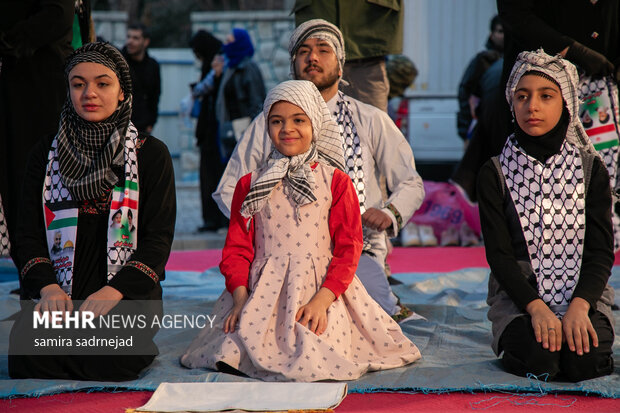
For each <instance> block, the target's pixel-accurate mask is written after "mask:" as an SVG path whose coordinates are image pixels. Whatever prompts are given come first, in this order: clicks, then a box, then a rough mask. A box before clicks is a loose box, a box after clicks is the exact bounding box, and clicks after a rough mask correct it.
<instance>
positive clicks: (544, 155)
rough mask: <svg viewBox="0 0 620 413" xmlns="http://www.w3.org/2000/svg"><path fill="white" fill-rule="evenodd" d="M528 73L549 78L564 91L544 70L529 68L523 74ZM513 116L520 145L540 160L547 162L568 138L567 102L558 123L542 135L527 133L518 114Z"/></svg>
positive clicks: (568, 114)
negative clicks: (519, 120)
mask: <svg viewBox="0 0 620 413" xmlns="http://www.w3.org/2000/svg"><path fill="white" fill-rule="evenodd" d="M527 75H532V76H539V77H542V78H543V79H547V80H548V81H550V82H552V83H554V84H555V85H556V86H557V87H558V89H559V90H560V93H561V91H562V87H561V86H560V84H559V83H558V82H557V81H556V80H555V79H554V78H553V77H551V76H549V75H548V74H546V73H544V72H541V71H539V70H528V71H527V72H525V73H524V74H523V76H527ZM523 76H522V77H523ZM562 101H564V99H562ZM513 117H514V118H515V121H514V125H515V138H516V139H517V142H518V143H519V146H520V147H521V148H523V150H525V152H527V153H528V154H529V155H531V156H533V157H534V158H536V159H538V160H539V161H540V162H543V163H545V162H546V161H547V159H549V158H551V157H552V156H553V155H555V154H556V153H559V152H560V149H562V144H563V143H564V140H565V138H566V131H567V130H568V125H569V124H570V113H569V112H568V109H567V108H566V102H564V107H563V110H562V116H561V117H560V119H559V120H558V123H556V124H555V126H554V127H553V129H551V130H550V131H549V132H547V133H545V134H543V135H540V136H531V135H528V134H527V133H525V132H524V131H523V129H521V127H520V126H519V124H518V123H517V121H516V116H514V115H513Z"/></svg>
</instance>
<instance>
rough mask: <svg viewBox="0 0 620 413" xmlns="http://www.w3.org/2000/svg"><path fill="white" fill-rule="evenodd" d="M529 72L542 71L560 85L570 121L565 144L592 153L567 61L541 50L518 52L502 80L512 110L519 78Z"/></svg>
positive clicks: (574, 76)
mask: <svg viewBox="0 0 620 413" xmlns="http://www.w3.org/2000/svg"><path fill="white" fill-rule="evenodd" d="M530 71H536V72H541V73H544V74H545V75H547V76H549V77H550V78H552V79H554V80H555V82H556V83H557V84H558V85H559V86H560V90H561V92H562V98H563V99H564V103H565V104H566V108H567V109H568V112H569V114H570V122H569V125H568V130H567V131H566V140H567V141H568V142H569V143H572V144H573V145H575V146H577V147H578V148H584V149H586V150H588V151H591V152H592V153H596V150H595V149H594V146H592V143H591V142H590V139H589V138H588V135H587V134H586V131H585V129H584V128H583V125H582V124H581V121H580V120H579V103H580V102H579V76H578V75H577V69H576V68H575V66H574V65H573V64H572V63H571V62H569V61H568V60H565V59H562V57H561V56H559V55H558V56H550V55H548V54H546V53H545V52H544V50H542V49H538V50H537V51H535V52H521V53H519V56H518V57H517V61H516V62H515V65H514V66H513V68H512V72H511V73H510V77H509V78H508V82H507V83H506V100H507V101H508V105H510V110H511V111H513V107H512V98H513V96H514V94H515V89H516V88H517V83H519V80H520V79H521V77H522V76H523V75H524V74H525V73H527V72H530Z"/></svg>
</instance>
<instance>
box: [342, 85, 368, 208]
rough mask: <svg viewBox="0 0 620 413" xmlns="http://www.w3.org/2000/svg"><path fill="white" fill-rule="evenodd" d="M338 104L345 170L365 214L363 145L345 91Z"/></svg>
mask: <svg viewBox="0 0 620 413" xmlns="http://www.w3.org/2000/svg"><path fill="white" fill-rule="evenodd" d="M336 104H337V106H338V112H336V113H334V116H336V123H338V127H339V128H340V134H341V135H342V138H343V140H344V156H345V172H346V173H347V174H348V175H349V178H351V181H353V187H355V192H356V193H357V198H358V200H359V203H360V211H361V213H362V214H363V213H364V212H365V211H366V184H365V183H364V168H363V165H364V160H363V158H362V145H361V143H360V137H359V135H358V134H357V128H356V127H355V123H354V122H353V114H352V113H351V109H350V108H349V101H347V100H346V96H345V95H344V93H342V92H340V91H339V92H338V101H337V102H336Z"/></svg>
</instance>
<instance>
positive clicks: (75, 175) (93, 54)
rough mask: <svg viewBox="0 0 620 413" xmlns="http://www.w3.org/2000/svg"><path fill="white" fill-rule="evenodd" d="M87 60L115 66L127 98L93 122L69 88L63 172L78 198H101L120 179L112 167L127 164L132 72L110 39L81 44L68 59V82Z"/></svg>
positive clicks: (61, 146) (61, 142)
mask: <svg viewBox="0 0 620 413" xmlns="http://www.w3.org/2000/svg"><path fill="white" fill-rule="evenodd" d="M84 62H91V63H99V64H102V65H104V66H105V67H107V68H109V69H110V70H112V71H113V72H114V73H115V74H116V76H117V77H118V80H119V83H120V86H121V89H122V90H123V93H124V96H125V99H124V100H123V101H122V102H119V105H118V108H117V109H116V111H115V112H114V113H113V114H112V115H111V116H110V117H108V118H107V119H105V120H102V121H101V122H89V121H87V120H85V119H83V118H82V117H80V116H79V115H78V114H77V112H76V111H75V109H74V107H73V103H72V102H71V95H70V91H68V92H67V100H66V101H65V104H64V106H63V109H62V114H61V117H60V126H59V129H58V134H57V135H56V139H57V140H58V163H59V169H60V176H61V177H62V180H63V182H64V184H65V185H66V187H67V188H68V189H69V192H71V195H72V197H73V199H75V200H83V199H95V198H98V197H100V196H101V195H103V194H104V193H105V191H106V190H109V189H110V188H112V187H113V186H114V184H115V183H116V182H117V181H118V177H117V174H116V173H115V172H114V171H113V170H112V167H113V166H115V165H116V166H121V165H123V164H124V156H123V148H124V145H125V136H126V134H127V130H128V128H129V125H130V118H131V102H132V98H131V75H130V74H129V66H128V65H127V62H126V61H125V59H124V58H123V55H122V54H121V52H120V51H119V50H118V49H117V48H116V47H114V46H112V45H111V44H109V43H89V44H86V45H85V46H82V47H80V48H79V49H77V50H75V52H73V53H72V54H71V55H70V56H69V57H68V59H67V64H66V66H65V76H66V78H67V83H68V82H69V72H70V71H71V69H73V68H74V67H75V66H76V65H77V64H79V63H84ZM68 89H69V88H68Z"/></svg>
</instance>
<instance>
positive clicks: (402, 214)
mask: <svg viewBox="0 0 620 413" xmlns="http://www.w3.org/2000/svg"><path fill="white" fill-rule="evenodd" d="M289 53H290V55H291V74H292V75H293V77H294V78H295V79H301V80H309V81H311V82H312V83H314V84H315V85H316V86H317V88H318V89H319V92H321V95H322V96H323V99H325V102H327V107H328V108H329V110H330V111H331V112H332V114H333V115H334V118H335V119H336V122H337V123H338V125H339V126H340V131H341V135H342V138H343V150H344V155H345V161H346V168H345V169H346V170H345V172H347V174H348V175H349V177H351V180H352V181H353V184H354V186H355V188H356V190H357V193H358V198H359V201H360V209H361V212H362V224H363V226H364V251H363V253H362V257H361V258H360V264H359V266H358V269H357V272H356V274H357V276H358V277H359V278H360V280H361V281H362V283H363V284H364V286H365V287H366V289H367V290H368V293H369V294H370V295H371V297H373V299H375V301H377V302H378V303H379V305H381V307H383V309H384V310H385V311H386V312H387V313H388V314H390V315H392V316H394V317H395V318H396V319H399V318H402V317H403V316H407V315H409V313H410V311H408V310H407V309H406V308H401V307H400V306H399V305H398V304H397V298H396V297H395V296H394V294H392V290H391V288H390V286H389V283H388V281H387V277H386V274H385V266H384V265H385V258H386V256H387V237H386V233H387V235H389V236H396V235H397V234H398V231H399V230H400V229H401V228H402V226H403V225H404V224H406V223H407V221H408V220H409V218H410V217H411V216H412V215H413V213H414V212H415V211H416V210H417V209H418V208H419V207H420V205H421V204H422V201H423V199H424V186H423V183H422V178H421V177H420V175H419V174H418V173H417V172H416V170H415V161H414V159H413V152H412V151H411V147H410V146H409V143H408V142H407V140H406V139H405V137H404V136H403V135H402V133H401V132H400V130H398V128H397V127H396V125H394V122H393V121H392V120H391V119H390V118H389V116H388V115H387V114H386V113H385V112H383V111H381V110H379V109H377V108H375V107H374V106H371V105H367V104H365V103H362V102H360V101H358V100H355V99H353V98H351V97H349V96H346V95H344V94H343V93H342V92H339V91H338V83H339V82H340V80H341V77H342V67H343V65H344V60H345V54H344V41H343V38H342V33H341V32H340V30H339V29H338V28H337V27H336V26H334V25H333V24H331V23H329V22H327V21H325V20H322V19H314V20H309V21H307V22H304V23H302V24H301V25H300V26H299V27H297V29H296V30H295V32H294V33H293V35H292V37H291V41H290V43H289ZM271 150H272V144H271V140H270V139H269V137H268V135H267V133H266V132H265V120H264V117H263V115H262V114H261V115H258V116H257V117H256V118H255V119H254V121H253V122H252V123H251V124H250V126H249V127H248V129H247V130H246V131H245V133H244V135H243V136H242V137H241V139H240V140H239V142H238V143H237V146H236V148H235V150H234V152H233V154H232V156H231V158H230V161H229V162H228V165H227V167H226V170H225V171H224V175H223V177H222V179H221V181H220V183H219V185H218V188H217V190H216V192H215V193H214V194H213V198H214V199H215V201H216V202H217V203H218V206H219V207H220V209H221V210H222V212H223V213H224V214H225V215H226V216H230V205H231V202H232V196H233V193H234V190H235V185H236V184H237V181H238V180H239V179H240V178H241V177H242V176H244V175H246V174H247V173H249V172H251V171H253V170H254V169H256V168H257V167H258V165H260V164H262V163H263V162H264V161H265V160H266V159H267V157H268V156H269V153H270V152H271ZM381 176H385V178H386V183H387V187H388V189H389V191H390V196H389V197H388V199H387V200H386V201H384V200H383V196H382V191H381V187H380V178H381Z"/></svg>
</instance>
